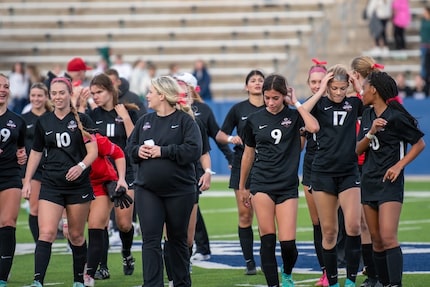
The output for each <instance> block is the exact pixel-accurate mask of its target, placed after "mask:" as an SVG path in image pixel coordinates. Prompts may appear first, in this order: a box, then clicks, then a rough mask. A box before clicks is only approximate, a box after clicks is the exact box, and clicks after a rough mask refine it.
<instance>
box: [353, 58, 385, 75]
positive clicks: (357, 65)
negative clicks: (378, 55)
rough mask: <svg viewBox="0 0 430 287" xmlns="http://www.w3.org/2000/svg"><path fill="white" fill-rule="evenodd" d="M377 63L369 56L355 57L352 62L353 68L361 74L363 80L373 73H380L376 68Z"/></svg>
mask: <svg viewBox="0 0 430 287" xmlns="http://www.w3.org/2000/svg"><path fill="white" fill-rule="evenodd" d="M375 64H376V61H375V60H374V59H373V58H372V57H369V56H358V57H355V58H354V59H353V60H352V62H351V68H352V69H353V70H354V71H356V72H357V73H359V74H360V75H361V76H362V77H363V78H366V77H367V76H368V75H369V74H370V73H371V72H374V71H380V70H379V69H378V68H377V67H375Z"/></svg>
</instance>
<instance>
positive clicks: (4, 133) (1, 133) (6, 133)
mask: <svg viewBox="0 0 430 287" xmlns="http://www.w3.org/2000/svg"><path fill="white" fill-rule="evenodd" d="M9 137H10V130H8V129H1V130H0V139H1V141H2V142H6V141H7V140H8V139H9Z"/></svg>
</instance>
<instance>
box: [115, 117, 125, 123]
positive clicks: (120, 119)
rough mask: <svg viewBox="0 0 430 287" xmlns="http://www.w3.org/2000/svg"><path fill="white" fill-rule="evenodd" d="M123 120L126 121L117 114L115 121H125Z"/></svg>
mask: <svg viewBox="0 0 430 287" xmlns="http://www.w3.org/2000/svg"><path fill="white" fill-rule="evenodd" d="M123 122H124V120H123V119H122V118H121V117H120V116H117V117H116V118H115V123H123Z"/></svg>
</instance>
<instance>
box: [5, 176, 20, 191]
mask: <svg viewBox="0 0 430 287" xmlns="http://www.w3.org/2000/svg"><path fill="white" fill-rule="evenodd" d="M9 188H19V189H21V188H22V179H21V176H20V175H19V174H17V175H16V176H13V177H10V176H8V177H7V178H6V177H2V176H0V192H1V191H3V190H6V189H9Z"/></svg>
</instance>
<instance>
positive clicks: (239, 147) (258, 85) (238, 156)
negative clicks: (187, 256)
mask: <svg viewBox="0 0 430 287" xmlns="http://www.w3.org/2000/svg"><path fill="white" fill-rule="evenodd" d="M263 82H264V74H263V73H262V72H260V71H258V70H252V71H250V72H249V73H248V75H247V76H246V78H245V90H246V91H247V92H248V99H247V100H244V101H242V102H240V103H237V104H235V105H234V106H233V107H232V108H231V109H230V111H229V112H228V113H227V116H226V118H225V119H224V123H223V124H222V127H221V129H220V130H219V132H218V134H217V136H216V140H217V141H218V142H220V143H223V144H227V143H232V144H234V145H235V146H234V157H233V161H232V166H231V175H230V182H229V188H233V189H234V193H235V196H236V204H237V210H238V215H239V226H238V235H239V241H240V246H241V248H242V254H243V258H244V259H245V262H246V270H245V274H246V275H255V274H257V269H256V266H255V260H254V252H253V245H254V231H253V230H252V221H253V217H254V210H253V208H252V206H250V207H249V208H248V207H245V206H244V205H243V203H242V201H240V197H239V193H238V190H239V178H240V162H241V160H242V155H243V150H244V148H245V147H244V145H243V136H244V135H243V132H244V131H243V130H244V128H245V123H246V119H247V118H248V116H249V115H250V114H252V113H253V112H256V111H258V110H260V109H264V101H263V94H262V87H263ZM234 129H236V135H235V136H233V135H231V134H232V132H233V130H234ZM245 188H246V189H248V190H249V180H248V181H247V182H246V184H245Z"/></svg>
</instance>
